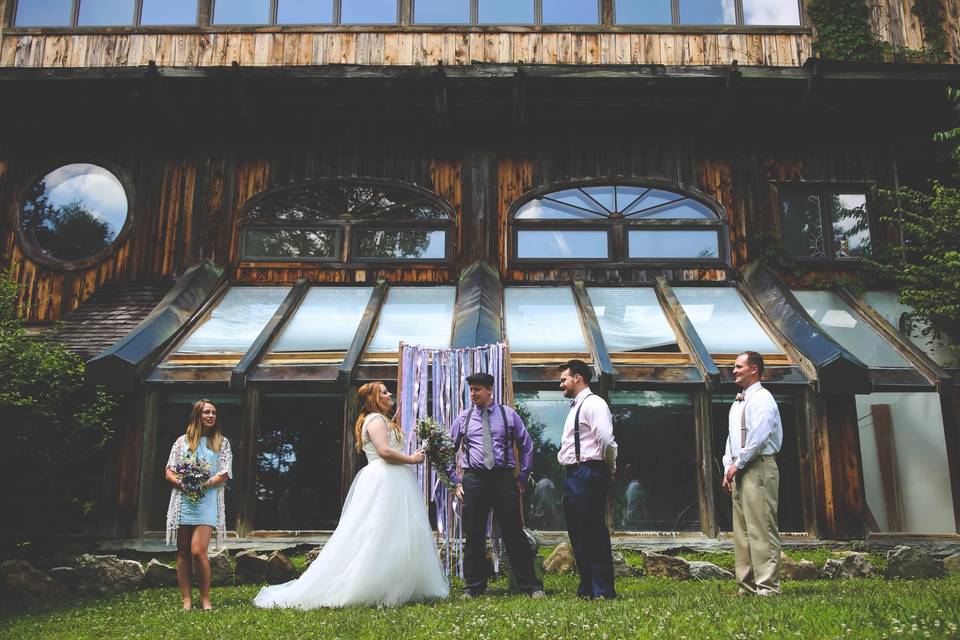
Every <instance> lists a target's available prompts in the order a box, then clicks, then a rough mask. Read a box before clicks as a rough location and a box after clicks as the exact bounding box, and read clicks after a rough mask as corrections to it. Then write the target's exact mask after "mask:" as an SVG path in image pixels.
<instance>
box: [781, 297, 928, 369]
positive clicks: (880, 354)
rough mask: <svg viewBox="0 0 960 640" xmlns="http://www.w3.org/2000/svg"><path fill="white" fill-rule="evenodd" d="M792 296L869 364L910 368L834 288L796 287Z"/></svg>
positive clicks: (822, 326)
mask: <svg viewBox="0 0 960 640" xmlns="http://www.w3.org/2000/svg"><path fill="white" fill-rule="evenodd" d="M793 295H794V296H796V298H797V300H798V301H799V302H800V304H802V305H803V308H804V309H806V310H807V313H808V314H810V317H812V318H813V319H814V321H816V323H817V324H818V325H820V328H821V329H823V332H824V333H826V334H827V335H828V336H830V337H831V338H833V339H834V340H836V341H837V342H838V343H839V344H840V345H841V346H842V347H843V348H845V349H846V350H847V351H849V352H850V353H852V354H853V355H855V356H856V357H857V358H859V359H860V360H861V361H862V362H863V363H864V364H866V365H867V366H868V367H893V368H910V369H912V368H913V365H911V364H910V363H909V362H908V361H907V360H906V358H904V357H903V356H901V355H900V354H899V353H897V351H896V350H895V349H894V348H893V347H892V346H890V344H889V343H888V342H887V341H886V340H884V339H883V337H881V336H880V335H879V334H878V333H877V332H876V331H874V330H873V329H872V328H871V327H870V325H868V324H867V323H866V321H865V320H864V319H863V318H861V317H860V314H858V313H857V312H856V311H854V310H853V309H851V308H850V305H848V304H847V303H846V302H844V301H843V300H842V299H841V298H840V296H838V295H837V294H835V293H834V292H833V291H804V290H795V291H793Z"/></svg>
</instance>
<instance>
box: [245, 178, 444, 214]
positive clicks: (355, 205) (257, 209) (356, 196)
mask: <svg viewBox="0 0 960 640" xmlns="http://www.w3.org/2000/svg"><path fill="white" fill-rule="evenodd" d="M344 216H346V217H350V218H353V219H357V220H359V219H364V220H371V219H378V218H382V219H395V220H407V219H409V220H449V219H450V215H449V213H448V212H447V211H446V210H445V209H444V208H443V207H441V206H439V205H438V204H436V203H435V202H433V201H431V200H428V199H425V198H424V196H423V195H421V194H419V193H413V192H411V191H410V190H408V189H404V188H402V187H399V186H396V185H379V184H372V183H367V182H352V181H350V182H337V183H334V184H314V183H308V184H304V185H299V186H297V187H296V188H294V189H283V190H281V191H279V192H278V193H275V194H272V197H268V198H265V199H263V200H261V201H259V202H258V203H257V204H256V206H254V207H252V208H251V209H250V211H248V212H247V218H249V219H250V220H265V221H266V220H273V221H283V222H321V221H323V220H326V219H328V218H341V217H344Z"/></svg>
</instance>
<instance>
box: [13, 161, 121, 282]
mask: <svg viewBox="0 0 960 640" xmlns="http://www.w3.org/2000/svg"><path fill="white" fill-rule="evenodd" d="M22 202H23V205H22V206H21V208H20V225H21V229H22V231H23V233H24V236H25V239H26V240H27V242H28V243H29V244H30V245H32V247H31V248H32V249H33V250H34V251H33V252H34V253H39V257H42V258H47V259H50V260H52V261H54V262H57V263H60V264H63V265H76V264H78V263H90V262H92V261H95V260H96V258H98V257H101V256H102V255H103V254H105V253H106V252H107V250H108V249H109V247H110V246H111V245H113V243H114V242H115V241H116V240H117V237H118V236H119V235H120V233H121V232H122V231H123V229H124V227H125V226H126V224H127V220H128V217H129V215H128V214H129V200H128V197H127V190H126V189H125V188H124V185H123V183H121V182H120V179H119V178H117V176H116V175H114V174H113V173H112V172H110V171H109V170H107V169H104V168H103V167H100V166H97V165H95V164H89V163H84V162H78V163H73V164H67V165H64V166H62V167H60V168H58V169H56V170H54V171H51V172H50V173H48V174H47V175H45V176H44V177H43V178H42V179H40V180H39V181H38V182H36V183H34V184H33V185H31V187H30V189H29V190H28V191H27V193H26V194H25V196H24V198H23V201H22Z"/></svg>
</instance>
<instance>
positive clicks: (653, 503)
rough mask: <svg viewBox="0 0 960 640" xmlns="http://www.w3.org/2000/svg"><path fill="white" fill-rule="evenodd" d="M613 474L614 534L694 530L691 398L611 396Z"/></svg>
mask: <svg viewBox="0 0 960 640" xmlns="http://www.w3.org/2000/svg"><path fill="white" fill-rule="evenodd" d="M610 412H611V413H612V414H613V434H614V437H615V439H616V441H617V445H618V450H617V474H616V476H615V477H614V482H613V487H612V489H611V497H612V502H613V522H614V527H615V528H616V529H617V530H619V531H699V530H700V501H699V498H698V493H697V463H698V460H697V444H696V436H695V433H694V426H693V425H694V422H695V419H694V413H693V394H691V393H678V392H669V391H614V392H611V393H610Z"/></svg>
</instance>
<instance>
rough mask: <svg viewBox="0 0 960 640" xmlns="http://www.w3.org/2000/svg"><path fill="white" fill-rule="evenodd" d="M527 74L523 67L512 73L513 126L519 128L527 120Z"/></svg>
mask: <svg viewBox="0 0 960 640" xmlns="http://www.w3.org/2000/svg"><path fill="white" fill-rule="evenodd" d="M526 77H527V74H526V73H524V71H523V67H520V68H519V69H517V72H516V73H514V74H513V126H514V128H515V129H521V128H522V127H523V126H524V125H525V124H526V120H527V82H526Z"/></svg>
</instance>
